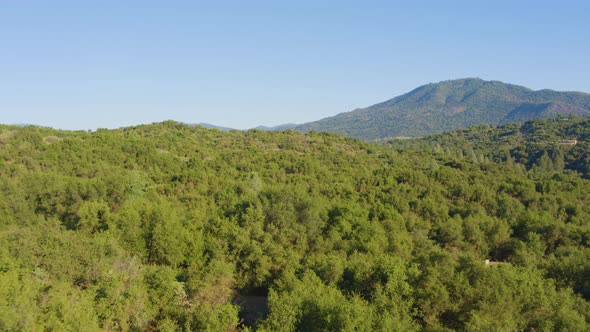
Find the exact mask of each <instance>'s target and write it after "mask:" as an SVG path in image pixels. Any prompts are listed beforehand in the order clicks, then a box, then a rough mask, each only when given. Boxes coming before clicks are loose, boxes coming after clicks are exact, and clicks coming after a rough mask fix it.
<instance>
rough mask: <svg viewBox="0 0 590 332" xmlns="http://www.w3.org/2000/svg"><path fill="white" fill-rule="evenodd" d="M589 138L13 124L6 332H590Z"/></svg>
mask: <svg viewBox="0 0 590 332" xmlns="http://www.w3.org/2000/svg"><path fill="white" fill-rule="evenodd" d="M589 134H590V123H589V122H588V120H581V119H576V118H559V119H557V120H543V121H534V122H529V123H526V124H524V125H522V126H521V125H506V126H503V127H500V128H492V127H488V126H479V127H474V128H470V129H466V130H462V131H456V132H451V133H446V134H442V135H439V136H433V137H429V138H426V139H421V140H407V141H406V140H404V141H393V142H390V143H388V144H369V143H363V142H361V141H358V140H355V139H352V138H348V137H345V136H341V135H335V134H328V133H315V132H310V133H307V134H303V133H299V132H294V131H283V132H264V131H260V130H250V131H246V132H240V131H229V132H222V131H219V130H211V129H205V128H202V127H191V126H187V125H183V124H179V123H176V122H173V121H166V122H163V123H159V124H153V125H143V126H137V127H130V128H123V129H118V130H97V131H94V132H85V131H74V132H71V131H58V130H53V129H49V128H42V127H34V126H29V127H16V126H0V330H57V331H62V330H63V331H66V330H83V331H93V330H109V331H127V330H132V331H144V330H150V331H176V330H186V331H189V330H197V331H232V330H258V331H353V330H354V331H417V330H428V331H447V330H490V331H497V330H565V331H583V330H588V329H589V326H590V302H589V301H590V205H589V204H588V197H590V183H589V182H588V179H587V178H588V177H589V175H590V173H589V169H590V168H589V167H588V165H589V164H588V163H589V161H590V145H589V144H590V137H589ZM562 140H576V144H571V143H568V144H562V143H561V142H562ZM486 260H489V264H487V265H486Z"/></svg>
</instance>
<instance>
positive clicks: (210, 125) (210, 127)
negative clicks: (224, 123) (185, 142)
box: [189, 122, 235, 131]
mask: <svg viewBox="0 0 590 332" xmlns="http://www.w3.org/2000/svg"><path fill="white" fill-rule="evenodd" d="M189 126H201V127H203V128H207V129H219V130H221V131H230V130H235V129H233V128H228V127H220V126H216V125H214V124H210V123H204V122H200V123H197V124H189Z"/></svg>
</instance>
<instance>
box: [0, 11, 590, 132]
mask: <svg viewBox="0 0 590 332" xmlns="http://www.w3.org/2000/svg"><path fill="white" fill-rule="evenodd" d="M586 2H587V1H518V0H513V1H477V0H471V1H451V0H449V1H412V3H411V4H410V1H400V2H397V1H368V0H366V1H345V0H341V1H321V0H316V1H303V0H298V1H280V0H275V1H255V0H250V1H206V2H205V1H173V0H171V1H147V0H142V1H124V0H115V1H90V0H88V1H87V0H75V1H59V0H52V1H28V0H22V1H21V0H19V1H1V2H0V123H32V124H39V125H45V126H51V127H55V128H62V129H94V128H97V127H107V128H116V127H121V126H127V125H133V124H140V123H150V122H156V121H162V120H165V119H173V120H178V121H184V122H191V123H195V122H209V123H214V124H217V125H222V126H228V127H234V128H249V127H254V126H256V125H260V124H265V125H276V124H280V123H288V122H295V123H302V122H306V121H312V120H317V119H320V118H323V117H326V116H331V115H335V114H337V113H340V112H345V111H350V110H352V109H354V108H357V107H366V106H369V105H372V104H374V103H377V102H381V101H384V100H387V99H389V98H392V97H395V96H397V95H400V94H402V93H405V92H407V91H409V90H411V89H413V88H415V87H417V86H419V85H422V84H426V83H430V82H438V81H441V80H447V79H455V78H463V77H481V78H483V79H490V80H501V81H505V82H509V83H514V84H520V85H524V86H527V87H530V88H532V89H542V88H551V89H555V90H577V91H584V92H590V5H588V4H586Z"/></svg>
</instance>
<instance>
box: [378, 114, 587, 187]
mask: <svg viewBox="0 0 590 332" xmlns="http://www.w3.org/2000/svg"><path fill="white" fill-rule="evenodd" d="M389 144H390V145H392V146H394V147H395V148H398V149H399V148H402V149H416V150H424V149H430V150H432V151H433V152H434V153H443V154H446V155H449V156H458V157H461V158H468V159H469V160H470V161H473V162H475V163H477V162H483V161H484V160H487V161H490V160H491V161H493V162H497V163H508V164H513V165H515V166H518V167H523V168H525V169H527V170H538V169H542V170H545V171H548V170H555V171H559V172H561V171H575V172H578V173H579V175H580V176H582V177H584V178H587V179H588V178H590V119H588V118H576V117H571V116H569V117H564V116H558V117H557V118H556V119H535V120H532V121H527V122H525V123H523V124H519V123H511V124H506V125H502V126H498V127H493V126H486V125H480V126H474V127H469V128H464V129H461V130H456V131H450V132H445V133H442V134H436V135H432V136H428V137H425V138H422V139H417V140H391V141H389Z"/></svg>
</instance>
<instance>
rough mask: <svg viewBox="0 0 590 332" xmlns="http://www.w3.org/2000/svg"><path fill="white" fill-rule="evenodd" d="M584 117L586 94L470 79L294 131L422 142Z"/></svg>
mask: <svg viewBox="0 0 590 332" xmlns="http://www.w3.org/2000/svg"><path fill="white" fill-rule="evenodd" d="M571 113H573V114H575V115H578V116H588V115H590V94H586V93H581V92H558V91H553V90H540V91H533V90H530V89H528V88H525V87H522V86H517V85H512V84H506V83H502V82H498V81H484V80H481V79H476V78H468V79H460V80H453V81H444V82H439V83H432V84H427V85H424V86H421V87H419V88H417V89H414V90H412V91H410V92H408V93H406V94H404V95H401V96H398V97H396V98H393V99H390V100H388V101H385V102H383V103H379V104H375V105H373V106H370V107H367V108H363V109H357V110H354V111H352V112H347V113H341V114H338V115H336V116H333V117H329V118H325V119H322V120H319V121H315V122H310V123H305V124H302V125H300V126H298V127H297V129H298V130H302V131H311V130H315V131H329V132H337V133H338V132H346V133H347V134H348V135H350V136H353V137H357V138H362V139H369V140H374V139H383V138H387V137H396V136H424V135H428V134H432V133H438V132H442V131H445V130H452V129H459V128H464V127H468V126H472V125H478V124H503V123H509V122H515V121H516V122H523V121H526V120H531V119H534V118H540V117H555V116H556V115H559V114H571Z"/></svg>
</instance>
